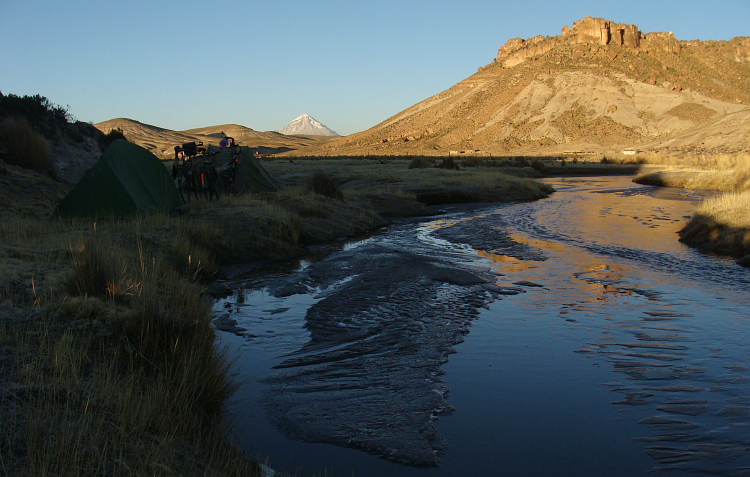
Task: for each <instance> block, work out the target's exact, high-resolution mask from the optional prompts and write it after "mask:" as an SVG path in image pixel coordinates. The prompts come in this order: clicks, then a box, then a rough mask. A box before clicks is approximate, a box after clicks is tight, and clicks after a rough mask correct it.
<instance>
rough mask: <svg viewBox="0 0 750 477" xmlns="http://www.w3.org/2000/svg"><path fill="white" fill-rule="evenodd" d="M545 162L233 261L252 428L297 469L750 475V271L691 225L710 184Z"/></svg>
mask: <svg viewBox="0 0 750 477" xmlns="http://www.w3.org/2000/svg"><path fill="white" fill-rule="evenodd" d="M549 182H550V183H551V184H552V185H553V186H554V187H555V189H556V190H557V192H556V193H554V194H553V195H552V196H551V197H550V198H548V199H544V200H541V201H537V202H533V203H521V204H511V205H492V206H489V205H486V204H483V205H476V206H473V207H468V206H463V207H454V208H447V209H446V210H445V213H444V214H442V215H440V216H438V217H434V218H431V219H429V220H428V221H423V222H414V223H403V224H400V225H393V226H391V227H389V228H388V229H386V230H383V231H381V233H378V234H376V235H373V236H372V237H369V238H367V239H364V240H359V241H355V242H350V243H346V244H342V245H340V246H335V247H327V248H325V249H321V250H318V251H315V253H313V254H311V258H310V259H309V260H306V261H302V262H300V263H299V264H292V265H290V266H289V267H287V268H286V269H278V268H277V269H263V270H252V271H249V272H244V273H240V271H241V270H242V268H241V267H237V268H236V269H234V273H235V276H234V277H233V278H231V279H230V280H228V285H230V286H231V287H232V288H233V289H234V290H236V291H235V293H234V294H233V295H232V296H230V297H228V298H226V299H223V300H218V301H217V302H216V303H215V306H214V311H215V313H216V315H217V317H218V319H217V322H218V323H219V327H220V328H222V329H231V330H232V331H231V332H223V333H221V337H222V342H223V345H225V346H227V347H228V349H229V350H230V354H231V356H232V357H234V358H235V359H236V361H235V370H236V372H237V373H238V375H239V377H240V378H241V382H242V385H241V386H240V389H239V390H238V392H237V393H236V395H235V396H234V397H233V398H232V402H231V403H230V408H231V411H232V412H233V413H234V414H235V415H236V422H235V429H234V434H235V436H236V438H237V439H238V442H239V443H240V444H241V446H242V447H244V448H245V449H246V450H247V451H248V452H249V453H250V454H251V455H253V456H260V458H261V459H263V460H265V461H267V463H268V464H269V465H270V466H271V467H272V468H275V469H279V470H284V471H288V472H291V473H292V474H295V473H296V475H312V474H316V475H328V476H338V475H342V476H351V475H354V476H380V475H394V476H422V475H424V476H428V477H431V476H435V477H437V476H453V475H576V476H583V475H597V476H598V475H608V476H614V475H641V474H646V473H647V472H649V471H650V472H649V475H654V474H655V475H661V474H664V475H670V476H671V475H695V473H707V474H709V473H710V474H718V475H750V371H749V367H750V348H749V347H748V344H750V293H748V290H750V271H749V270H747V269H744V268H742V267H739V266H738V265H736V264H735V263H734V262H733V261H731V260H725V259H720V258H716V257H712V256H708V255H704V254H700V253H698V252H696V251H695V250H693V249H691V248H689V247H687V246H685V245H683V244H681V243H679V242H678V241H677V234H676V232H677V231H678V230H679V229H680V228H681V226H682V225H684V223H685V221H686V219H687V218H688V217H689V215H690V214H691V212H692V211H693V210H694V208H695V205H696V204H697V203H698V202H699V201H700V200H701V194H699V193H696V192H690V191H683V190H677V189H656V188H653V187H649V186H642V185H637V184H634V183H632V182H630V179H629V178H623V177H615V178H611V177H607V178H565V179H551V180H549Z"/></svg>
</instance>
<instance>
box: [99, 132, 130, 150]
mask: <svg viewBox="0 0 750 477" xmlns="http://www.w3.org/2000/svg"><path fill="white" fill-rule="evenodd" d="M117 139H125V134H124V133H123V132H122V129H121V128H117V129H110V130H109V132H107V133H106V134H104V135H103V136H101V137H100V138H99V147H100V148H101V149H102V151H104V150H106V149H107V148H108V147H109V145H110V144H112V143H113V142H115V141H116V140H117ZM125 140H126V141H127V139H125Z"/></svg>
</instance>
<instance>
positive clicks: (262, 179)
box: [207, 146, 281, 192]
mask: <svg viewBox="0 0 750 477" xmlns="http://www.w3.org/2000/svg"><path fill="white" fill-rule="evenodd" d="M207 152H208V153H209V157H210V159H211V160H212V161H213V162H214V164H216V166H217V167H218V168H219V169H221V168H222V166H226V165H227V164H229V163H230V162H231V161H232V148H231V147H227V148H224V149H219V148H218V147H216V146H208V151H207ZM239 162H240V165H241V166H242V167H241V168H240V169H239V170H238V173H237V177H236V181H237V185H238V186H239V187H240V189H241V190H242V191H244V192H272V191H276V190H280V189H281V187H280V186H279V185H278V184H277V183H276V181H275V180H273V178H272V177H271V176H270V175H269V174H268V172H266V170H265V169H264V168H263V166H262V165H261V164H260V161H258V159H256V158H255V155H253V151H252V149H251V148H249V147H247V146H240V159H239Z"/></svg>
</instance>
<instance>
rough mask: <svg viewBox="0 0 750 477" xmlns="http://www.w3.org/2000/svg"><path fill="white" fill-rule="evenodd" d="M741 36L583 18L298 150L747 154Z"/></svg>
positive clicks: (746, 52)
mask: <svg viewBox="0 0 750 477" xmlns="http://www.w3.org/2000/svg"><path fill="white" fill-rule="evenodd" d="M749 104H750V38H748V37H738V38H733V39H731V40H728V41H699V40H692V41H680V40H677V39H675V37H674V35H673V34H672V33H671V32H668V33H645V34H644V33H642V32H641V31H640V30H639V29H638V27H637V26H636V25H626V24H619V23H615V22H612V21H609V20H604V19H601V18H591V17H586V18H584V19H581V20H579V21H577V22H575V23H574V24H573V25H572V27H570V28H568V27H567V26H565V27H564V28H563V29H562V32H561V34H560V35H558V36H553V37H543V36H536V37H533V38H530V39H527V40H524V39H520V38H515V39H511V40H508V42H507V43H506V44H505V45H504V46H502V47H500V48H499V50H498V54H497V57H496V58H495V59H494V60H493V61H492V63H490V64H488V65H485V66H482V67H480V68H479V69H478V71H477V73H476V74H474V75H472V76H470V77H469V78H467V79H465V80H463V81H461V82H459V83H458V84H456V85H455V86H452V87H451V88H449V89H447V90H446V91H443V92H441V93H438V94H436V95H435V96H432V97H430V98H427V99H425V100H424V101H422V102H420V103H418V104H416V105H414V106H412V107H410V108H408V109H406V110H404V111H402V112H400V113H398V114H396V115H395V116H393V117H391V118H389V119H387V120H385V121H383V122H382V123H380V124H378V125H376V126H374V127H372V128H370V129H368V130H366V131H363V132H360V133H356V134H352V135H349V136H346V137H343V138H340V139H337V140H334V141H330V142H326V143H324V144H323V143H319V144H315V145H312V146H310V148H305V149H304V150H303V151H298V152H299V153H300V154H321V155H337V154H340V155H348V154H357V155H366V154H383V155H392V154H430V155H448V154H450V153H461V152H465V153H471V154H488V155H508V154H546V153H550V154H559V153H565V152H580V153H585V152H595V153H602V152H607V151H621V150H623V149H638V150H642V151H648V152H658V153H666V154H680V153H688V152H689V153H739V152H743V153H746V152H750V107H748V105H749Z"/></svg>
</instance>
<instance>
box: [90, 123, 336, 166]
mask: <svg viewBox="0 0 750 477" xmlns="http://www.w3.org/2000/svg"><path fill="white" fill-rule="evenodd" d="M94 126H96V127H97V128H98V129H99V130H101V131H102V132H104V133H107V132H109V131H110V130H112V129H121V130H122V132H123V134H124V135H125V138H126V139H127V140H128V141H130V142H133V143H135V144H138V145H139V146H142V147H144V148H146V149H148V150H149V151H151V152H152V153H153V154H155V155H156V156H157V157H161V158H169V157H174V147H175V146H179V145H180V144H182V143H184V142H189V141H196V142H203V143H204V144H218V142H219V140H220V137H221V133H224V134H226V135H227V136H231V137H233V138H234V139H235V140H236V141H237V142H238V143H240V144H241V145H243V146H249V147H253V148H261V149H263V150H268V152H275V151H276V150H292V149H299V148H302V147H306V146H309V145H311V144H316V143H319V142H321V141H326V140H328V138H325V137H317V136H286V135H284V134H280V133H277V132H259V131H255V130H253V129H250V128H247V127H245V126H240V125H237V124H224V125H220V126H210V127H205V128H198V129H190V130H187V131H172V130H169V129H164V128H160V127H157V126H152V125H150V124H144V123H140V122H138V121H135V120H132V119H126V118H118V119H111V120H109V121H104V122H101V123H97V124H95V125H94Z"/></svg>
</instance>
